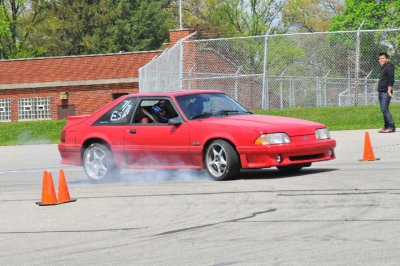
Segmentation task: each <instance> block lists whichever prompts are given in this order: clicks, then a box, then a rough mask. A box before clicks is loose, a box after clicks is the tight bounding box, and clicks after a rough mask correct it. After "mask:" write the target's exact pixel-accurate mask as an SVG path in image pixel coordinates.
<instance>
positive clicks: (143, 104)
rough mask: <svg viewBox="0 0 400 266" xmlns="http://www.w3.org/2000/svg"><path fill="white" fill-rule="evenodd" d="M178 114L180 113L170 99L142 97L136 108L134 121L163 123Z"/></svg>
mask: <svg viewBox="0 0 400 266" xmlns="http://www.w3.org/2000/svg"><path fill="white" fill-rule="evenodd" d="M177 116H178V113H177V112H176V111H175V109H174V107H173V105H172V103H171V101H170V100H168V99H142V100H141V101H140V103H139V104H138V107H137V109H136V112H135V115H134V118H133V123H139V124H151V123H155V124H160V123H161V124H163V123H168V120H169V119H171V118H174V117H177Z"/></svg>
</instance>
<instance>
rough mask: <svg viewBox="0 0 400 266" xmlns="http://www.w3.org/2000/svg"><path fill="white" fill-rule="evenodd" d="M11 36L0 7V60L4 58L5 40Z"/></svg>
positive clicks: (2, 9)
mask: <svg viewBox="0 0 400 266" xmlns="http://www.w3.org/2000/svg"><path fill="white" fill-rule="evenodd" d="M10 36H11V32H10V26H9V23H8V20H7V17H6V12H5V10H4V7H3V6H0V58H4V53H5V50H4V49H5V48H4V46H5V45H6V40H7V39H9V38H10Z"/></svg>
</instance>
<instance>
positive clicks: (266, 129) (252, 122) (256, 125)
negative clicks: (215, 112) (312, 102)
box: [203, 114, 326, 136]
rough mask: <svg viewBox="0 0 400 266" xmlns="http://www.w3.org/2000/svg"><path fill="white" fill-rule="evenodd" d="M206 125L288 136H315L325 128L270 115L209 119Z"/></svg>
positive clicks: (307, 122) (317, 124) (308, 122)
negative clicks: (318, 130)
mask: <svg viewBox="0 0 400 266" xmlns="http://www.w3.org/2000/svg"><path fill="white" fill-rule="evenodd" d="M206 120H207V123H211V124H215V125H222V126H224V127H243V126H245V127H246V128H247V129H248V130H252V131H253V130H257V131H261V132H262V133H271V132H285V133H287V134H288V135H289V136H299V135H308V134H315V129H317V128H324V127H326V126H325V125H323V124H320V123H316V122H312V121H307V120H302V119H297V118H290V117H283V116H270V115H254V114H249V115H231V116H225V117H210V118H208V119H204V120H203V121H204V122H205V121H206Z"/></svg>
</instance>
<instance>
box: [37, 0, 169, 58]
mask: <svg viewBox="0 0 400 266" xmlns="http://www.w3.org/2000/svg"><path fill="white" fill-rule="evenodd" d="M38 5H39V6H40V7H41V8H43V9H45V10H46V14H47V17H46V22H45V23H42V24H41V25H37V27H36V28H34V29H32V32H33V33H32V38H31V42H32V43H33V44H34V45H35V46H37V47H41V48H42V49H41V51H42V54H41V55H42V56H60V55H82V54H95V53H113V52H120V51H125V52H127V51H140V50H153V49H158V48H160V47H161V46H162V44H163V42H164V41H165V40H166V38H167V36H168V29H169V27H168V19H167V13H166V12H165V10H164V8H165V5H166V4H165V3H164V0H158V1H150V0H90V1H86V0H59V1H54V0H53V1H41V2H40V3H39V4H38Z"/></svg>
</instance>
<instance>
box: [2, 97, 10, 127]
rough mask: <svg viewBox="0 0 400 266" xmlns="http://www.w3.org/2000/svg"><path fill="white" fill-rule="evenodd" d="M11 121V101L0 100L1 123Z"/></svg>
mask: <svg viewBox="0 0 400 266" xmlns="http://www.w3.org/2000/svg"><path fill="white" fill-rule="evenodd" d="M9 121H11V99H0V122H9Z"/></svg>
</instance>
